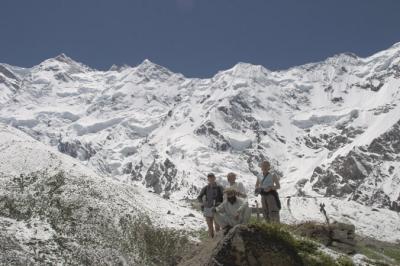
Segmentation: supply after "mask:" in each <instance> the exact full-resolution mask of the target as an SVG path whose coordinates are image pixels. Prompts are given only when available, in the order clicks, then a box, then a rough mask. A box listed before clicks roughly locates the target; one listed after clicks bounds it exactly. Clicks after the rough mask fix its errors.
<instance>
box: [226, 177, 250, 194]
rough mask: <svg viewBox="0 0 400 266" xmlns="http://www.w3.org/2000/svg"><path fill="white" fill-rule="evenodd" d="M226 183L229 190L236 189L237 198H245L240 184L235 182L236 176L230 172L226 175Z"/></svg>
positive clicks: (244, 191)
mask: <svg viewBox="0 0 400 266" xmlns="http://www.w3.org/2000/svg"><path fill="white" fill-rule="evenodd" d="M227 179H228V183H229V186H228V187H230V188H234V189H236V192H237V196H238V197H240V198H247V194H246V190H245V188H244V186H243V184H242V183H241V182H236V174H235V173H233V172H230V173H229V174H228V175H227Z"/></svg>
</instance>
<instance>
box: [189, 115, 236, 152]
mask: <svg viewBox="0 0 400 266" xmlns="http://www.w3.org/2000/svg"><path fill="white" fill-rule="evenodd" d="M194 133H195V134H196V135H198V136H207V137H208V138H209V140H210V142H211V143H210V145H211V147H213V148H215V149H216V150H218V151H227V150H228V149H229V148H230V144H229V142H228V141H227V140H226V139H225V138H224V136H223V135H222V134H221V133H219V132H218V131H217V130H216V129H215V125H214V123H213V122H211V121H208V122H206V123H205V124H202V125H201V126H200V127H199V128H197V129H196V130H195V131H194Z"/></svg>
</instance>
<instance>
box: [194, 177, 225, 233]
mask: <svg viewBox="0 0 400 266" xmlns="http://www.w3.org/2000/svg"><path fill="white" fill-rule="evenodd" d="M207 179H208V185H206V186H205V187H203V189H202V190H201V192H200V195H199V196H198V197H197V199H198V200H199V202H201V203H202V206H201V208H202V210H203V214H204V217H206V222H207V226H208V234H209V236H210V237H214V225H215V231H216V232H218V231H219V225H218V224H217V223H216V222H215V220H214V210H215V207H217V206H218V205H219V204H221V203H222V201H223V195H224V189H223V187H222V186H221V185H219V184H217V182H215V179H216V178H215V175H214V174H212V173H210V174H208V175H207Z"/></svg>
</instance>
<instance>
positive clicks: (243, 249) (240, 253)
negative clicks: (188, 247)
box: [206, 225, 304, 266]
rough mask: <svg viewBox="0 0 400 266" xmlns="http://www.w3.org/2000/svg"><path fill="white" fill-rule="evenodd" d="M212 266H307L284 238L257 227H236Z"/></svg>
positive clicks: (211, 259) (220, 247)
mask: <svg viewBox="0 0 400 266" xmlns="http://www.w3.org/2000/svg"><path fill="white" fill-rule="evenodd" d="M206 265H208V266H216V265H230V266H235V265H238V266H239V265H240V266H253V265H254V266H256V265H257V266H268V265H274V266H279V265H282V266H290V265H304V263H303V261H302V259H301V257H300V256H299V254H298V252H297V250H296V249H295V247H293V246H291V245H289V244H288V243H287V242H286V241H285V238H284V237H279V236H277V235H274V234H269V233H268V232H265V231H264V230H263V229H262V228H260V227H257V226H254V225H249V226H245V225H238V226H236V227H234V228H233V229H232V230H231V231H230V232H229V233H228V234H227V235H226V236H225V238H224V239H223V240H221V241H220V242H219V244H218V245H217V247H216V248H215V249H214V251H213V253H212V255H211V258H210V260H209V261H208V263H207V264H206Z"/></svg>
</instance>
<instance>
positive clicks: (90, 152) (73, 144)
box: [57, 140, 97, 161]
mask: <svg viewBox="0 0 400 266" xmlns="http://www.w3.org/2000/svg"><path fill="white" fill-rule="evenodd" d="M57 148H58V150H59V151H60V152H62V153H65V154H68V155H70V156H72V157H74V158H78V159H80V160H82V161H87V160H89V159H90V158H91V157H92V156H94V155H95V154H96V153H97V151H96V150H95V149H94V148H92V147H91V146H90V144H86V143H84V144H83V143H81V142H80V141H79V140H74V141H65V142H64V141H63V140H59V142H58V145H57Z"/></svg>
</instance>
